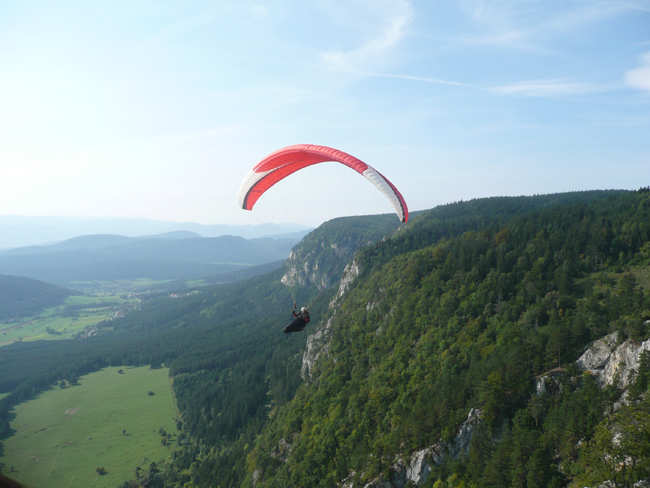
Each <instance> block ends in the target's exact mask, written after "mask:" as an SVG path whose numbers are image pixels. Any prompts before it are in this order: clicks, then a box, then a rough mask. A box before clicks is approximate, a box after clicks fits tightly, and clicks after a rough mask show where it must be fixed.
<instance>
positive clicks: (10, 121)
mask: <svg viewBox="0 0 650 488" xmlns="http://www.w3.org/2000/svg"><path fill="white" fill-rule="evenodd" d="M296 143H314V144H324V145H330V146H333V147H336V148H339V149H342V150H344V151H347V152H349V153H351V154H353V155H355V156H357V157H358V158H360V159H362V160H364V161H366V162H367V163H369V164H371V165H373V166H375V167H376V168H377V169H378V170H380V171H381V172H382V173H384V174H385V175H386V176H388V177H389V178H390V179H391V180H392V181H393V182H394V183H395V185H396V186H397V187H398V188H399V189H400V190H401V191H402V193H403V195H404V197H405V198H406V201H407V203H408V204H409V207H410V208H411V209H424V208H430V207H432V206H435V205H437V204H440V203H447V202H451V201H458V200H461V199H463V200H466V199H470V198H476V197H483V196H492V195H520V194H533V193H550V192H560V191H571V190H585V189H595V188H629V189H632V188H638V187H639V186H645V185H649V184H650V0H620V1H597V0H591V1H574V0H562V1H551V0H543V1H542V0H539V1H536V0H520V1H508V0H492V1H478V0H476V1H470V0H467V1H465V0H462V1H457V2H452V1H438V2H436V1H413V2H410V1H407V0H392V1H386V2H384V1H380V0H368V1H362V0H351V1H346V2H337V1H332V2H324V1H318V0H316V1H309V2H300V1H295V2H294V1H278V2H273V1H269V2H255V1H253V2H246V1H241V0H239V1H233V2H229V1H216V2H214V1H213V2H159V1H156V2H153V1H151V2H146V1H137V2H126V1H124V2H117V1H116V2H103V3H100V2H56V5H54V4H53V3H52V2H36V1H33V2H18V1H16V2H2V3H1V4H0V214H17V215H66V216H115V217H118V216H119V217H145V218H154V219H162V220H177V221H196V222H201V223H205V224H210V223H238V224H246V223H251V224H253V223H255V224H257V223H261V222H288V221H292V222H298V223H304V224H309V225H317V224H319V223H320V222H322V221H324V220H326V219H329V218H333V217H336V216H341V215H351V214H367V213H383V212H390V211H391V207H390V204H389V203H388V201H386V200H385V199H384V198H383V197H382V196H381V195H380V194H379V192H377V191H376V190H375V189H374V187H372V186H371V185H370V184H368V183H367V182H366V181H364V179H363V178H361V177H359V176H358V175H356V174H354V173H353V172H351V171H350V170H349V169H347V168H344V167H341V166H340V165H336V164H334V163H327V164H323V165H318V166H316V167H311V168H308V169H306V170H304V171H303V172H302V174H296V175H293V177H291V178H289V179H287V180H285V181H284V182H282V183H280V184H278V185H277V186H276V187H274V188H273V189H272V190H270V191H269V192H268V193H267V194H266V195H264V196H263V197H262V199H260V201H259V202H258V204H257V206H256V207H255V210H254V211H253V212H252V213H251V212H245V211H243V210H239V209H238V208H237V204H236V194H237V191H238V189H239V184H240V181H241V180H242V178H243V177H244V176H245V175H246V173H247V172H248V170H249V169H250V168H251V167H252V166H253V165H254V164H256V163H257V162H258V161H259V160H260V159H262V158H263V157H264V156H265V155H266V154H268V153H270V152H272V151H274V150H276V149H278V148H280V147H283V146H286V145H289V144H296Z"/></svg>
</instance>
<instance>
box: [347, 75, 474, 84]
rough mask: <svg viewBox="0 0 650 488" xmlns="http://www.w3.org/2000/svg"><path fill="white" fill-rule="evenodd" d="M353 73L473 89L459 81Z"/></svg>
mask: <svg viewBox="0 0 650 488" xmlns="http://www.w3.org/2000/svg"><path fill="white" fill-rule="evenodd" d="M355 73H357V74H360V75H363V76H368V77H371V78H391V79H398V80H408V81H421V82H423V83H430V84H432V85H446V86H458V87H467V88H473V86H472V85H470V84H468V83H463V82H460V81H453V80H445V79H442V78H430V77H428V76H413V75H407V74H401V73H375V72H368V71H356V72H355Z"/></svg>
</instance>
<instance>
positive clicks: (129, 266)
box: [0, 233, 297, 284]
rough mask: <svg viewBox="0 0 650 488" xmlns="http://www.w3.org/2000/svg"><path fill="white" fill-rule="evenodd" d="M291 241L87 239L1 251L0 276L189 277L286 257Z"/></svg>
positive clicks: (172, 236)
mask: <svg viewBox="0 0 650 488" xmlns="http://www.w3.org/2000/svg"><path fill="white" fill-rule="evenodd" d="M296 241H297V239H295V238H282V239H273V238H260V239H244V238H242V237H236V236H222V237H209V238H202V237H198V236H195V235H193V234H190V233H168V234H163V235H155V236H148V237H142V238H135V237H125V236H119V235H89V236H80V237H76V238H73V239H69V240H67V241H63V242H60V243H57V244H52V245H47V246H31V247H24V248H17V249H11V250H7V251H3V252H0V272H2V273H7V274H17V275H21V276H28V277H31V278H35V279H41V280H45V281H50V282H53V283H64V284H65V283H70V282H73V281H91V280H127V279H136V278H150V279H154V280H170V279H194V278H203V277H207V276H211V275H217V274H221V273H228V272H233V271H237V270H244V269H246V268H248V267H250V266H254V265H260V264H265V263H270V262H273V261H278V260H280V259H285V258H286V257H287V255H288V254H289V251H290V250H291V247H292V246H293V245H294V244H295V243H296Z"/></svg>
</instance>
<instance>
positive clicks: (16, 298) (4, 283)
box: [0, 275, 72, 322]
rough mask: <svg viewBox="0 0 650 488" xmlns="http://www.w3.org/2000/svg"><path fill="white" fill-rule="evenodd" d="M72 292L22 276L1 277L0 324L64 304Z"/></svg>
mask: <svg viewBox="0 0 650 488" xmlns="http://www.w3.org/2000/svg"><path fill="white" fill-rule="evenodd" d="M71 294H72V292H71V291H70V290H66V289H65V288H61V287H58V286H54V285H50V284H48V283H43V282H42V281H38V280H32V279H29V278H24V277H22V276H7V275H0V322H1V321H6V320H10V319H14V318H17V317H24V316H28V315H34V314H37V313H39V312H41V311H42V310H44V309H46V308H48V307H53V306H55V305H59V304H61V303H63V301H64V300H65V298H66V297H68V296H70V295H71Z"/></svg>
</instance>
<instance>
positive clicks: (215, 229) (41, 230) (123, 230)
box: [0, 215, 310, 249]
mask: <svg viewBox="0 0 650 488" xmlns="http://www.w3.org/2000/svg"><path fill="white" fill-rule="evenodd" d="M309 230H310V229H309V228H308V227H306V226H303V225H298V224H291V223H286V224H282V223H281V224H258V225H225V224H216V225H203V224H197V223H195V222H167V221H161V220H148V219H126V218H90V217H87V218H84V217H27V216H18V215H0V249H9V248H14V247H21V246H32V245H38V244H51V243H54V242H59V241H63V240H66V239H70V238H72V237H74V236H80V235H88V234H118V235H123V236H129V237H135V236H147V235H153V234H161V235H164V234H169V233H172V234H173V233H176V232H190V233H195V234H199V235H201V236H203V237H218V236H223V235H234V236H239V237H244V238H246V239H255V238H260V237H278V238H283V237H296V238H300V237H302V236H304V235H305V234H306V233H307V232H308V231H309Z"/></svg>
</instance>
